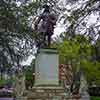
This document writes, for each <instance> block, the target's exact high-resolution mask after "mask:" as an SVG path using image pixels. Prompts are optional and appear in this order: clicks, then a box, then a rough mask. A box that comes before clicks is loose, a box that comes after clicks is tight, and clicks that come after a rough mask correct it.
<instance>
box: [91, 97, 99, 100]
mask: <svg viewBox="0 0 100 100" xmlns="http://www.w3.org/2000/svg"><path fill="white" fill-rule="evenodd" d="M91 100H100V97H97V96H92V97H91Z"/></svg>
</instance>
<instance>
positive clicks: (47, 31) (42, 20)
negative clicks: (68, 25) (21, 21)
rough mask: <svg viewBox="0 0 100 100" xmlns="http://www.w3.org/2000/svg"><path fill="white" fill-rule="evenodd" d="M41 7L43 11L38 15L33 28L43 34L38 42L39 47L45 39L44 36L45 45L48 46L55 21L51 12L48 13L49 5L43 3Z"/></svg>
mask: <svg viewBox="0 0 100 100" xmlns="http://www.w3.org/2000/svg"><path fill="white" fill-rule="evenodd" d="M43 8H44V12H43V13H42V14H41V15H40V16H39V18H38V19H37V21H36V23H35V30H37V31H38V32H39V33H40V34H41V35H42V36H43V41H42V42H41V43H39V44H38V46H39V47H40V46H41V44H42V43H44V42H45V41H46V38H47V45H46V46H50V44H51V36H52V35H53V31H54V26H55V25H56V21H57V18H56V16H55V15H54V14H53V13H50V7H49V6H48V5H44V6H43ZM39 24H40V27H39Z"/></svg>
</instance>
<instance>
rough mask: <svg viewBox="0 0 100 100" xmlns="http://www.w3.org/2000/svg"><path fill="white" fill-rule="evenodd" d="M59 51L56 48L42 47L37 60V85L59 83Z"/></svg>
mask: <svg viewBox="0 0 100 100" xmlns="http://www.w3.org/2000/svg"><path fill="white" fill-rule="evenodd" d="M58 58H59V57H58V52H57V50H56V49H40V50H39V51H38V53H37V56H36V62H35V85H58V84H59V79H58V64H59V59H58Z"/></svg>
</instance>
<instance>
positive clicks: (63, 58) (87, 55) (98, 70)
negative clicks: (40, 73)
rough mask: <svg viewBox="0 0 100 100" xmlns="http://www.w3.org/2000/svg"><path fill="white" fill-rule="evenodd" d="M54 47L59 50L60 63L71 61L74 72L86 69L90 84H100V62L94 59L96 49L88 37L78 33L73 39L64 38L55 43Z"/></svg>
mask: <svg viewBox="0 0 100 100" xmlns="http://www.w3.org/2000/svg"><path fill="white" fill-rule="evenodd" d="M52 47H56V48H57V49H58V51H59V56H60V57H59V60H60V64H61V63H63V64H68V62H69V61H70V62H71V63H72V65H73V70H74V72H77V71H79V69H82V70H83V71H84V73H85V75H86V78H87V81H88V84H92V83H94V84H96V85H100V63H99V62H95V61H94V60H92V57H93V52H94V51H93V50H94V49H93V45H92V44H91V42H89V40H88V38H86V37H84V36H83V35H76V36H75V38H73V40H70V39H69V40H68V39H66V40H65V39H64V41H62V42H57V43H54V44H53V45H52ZM78 63H79V64H78Z"/></svg>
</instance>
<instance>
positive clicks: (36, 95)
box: [28, 86, 67, 100]
mask: <svg viewBox="0 0 100 100" xmlns="http://www.w3.org/2000/svg"><path fill="white" fill-rule="evenodd" d="M66 96H67V93H65V89H64V88H63V87H56V86H55V87H33V88H32V89H31V90H30V91H29V92H28V100H38V99H40V100H53V98H60V99H59V100H63V99H61V98H65V97H66ZM55 100H56V99H55ZM57 100H58V99H57Z"/></svg>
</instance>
